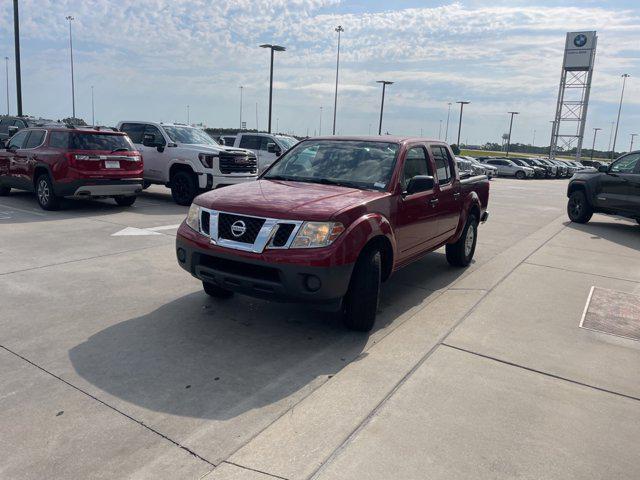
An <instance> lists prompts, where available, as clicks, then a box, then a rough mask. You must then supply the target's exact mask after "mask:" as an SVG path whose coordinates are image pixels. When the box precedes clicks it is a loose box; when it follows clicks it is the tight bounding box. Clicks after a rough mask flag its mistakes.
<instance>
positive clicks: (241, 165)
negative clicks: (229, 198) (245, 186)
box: [218, 151, 258, 174]
mask: <svg viewBox="0 0 640 480" xmlns="http://www.w3.org/2000/svg"><path fill="white" fill-rule="evenodd" d="M218 157H219V161H220V173H224V174H227V173H246V174H255V173H258V161H257V160H256V157H255V155H253V154H247V153H245V152H225V151H222V152H220V154H219V155H218Z"/></svg>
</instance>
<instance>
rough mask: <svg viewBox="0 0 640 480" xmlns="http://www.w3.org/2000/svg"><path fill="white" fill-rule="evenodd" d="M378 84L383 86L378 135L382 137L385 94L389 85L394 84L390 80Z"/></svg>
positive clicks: (379, 81)
mask: <svg viewBox="0 0 640 480" xmlns="http://www.w3.org/2000/svg"><path fill="white" fill-rule="evenodd" d="M377 83H381V84H382V102H381V103H380V124H379V125H378V135H382V113H383V112H384V92H385V90H386V89H387V85H393V82H389V81H388V80H378V81H377Z"/></svg>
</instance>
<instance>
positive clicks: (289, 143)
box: [276, 136, 298, 150]
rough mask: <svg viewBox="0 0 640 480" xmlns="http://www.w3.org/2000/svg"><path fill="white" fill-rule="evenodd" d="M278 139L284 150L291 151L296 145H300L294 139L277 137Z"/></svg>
mask: <svg viewBox="0 0 640 480" xmlns="http://www.w3.org/2000/svg"><path fill="white" fill-rule="evenodd" d="M276 138H277V139H278V142H280V143H281V144H282V145H283V146H284V150H289V149H290V148H291V147H293V146H294V145H295V144H296V143H298V140H296V139H295V138H292V137H281V136H277V137H276Z"/></svg>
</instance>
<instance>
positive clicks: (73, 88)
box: [64, 15, 76, 118]
mask: <svg viewBox="0 0 640 480" xmlns="http://www.w3.org/2000/svg"><path fill="white" fill-rule="evenodd" d="M64 18H65V20H68V21H69V51H70V52H71V106H72V110H73V115H72V116H73V118H76V86H75V81H74V78H73V36H72V35H71V22H72V21H73V20H75V19H74V18H73V17H72V16H71V15H67V16H66V17H64Z"/></svg>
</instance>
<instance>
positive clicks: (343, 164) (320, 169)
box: [262, 140, 398, 190]
mask: <svg viewBox="0 0 640 480" xmlns="http://www.w3.org/2000/svg"><path fill="white" fill-rule="evenodd" d="M397 153H398V144H396V143H387V142H371V141H349V140H309V141H305V142H302V143H299V144H298V145H297V146H296V147H294V148H293V149H292V150H290V151H289V152H288V153H287V154H286V155H284V156H282V157H281V158H280V159H279V160H278V161H277V162H276V163H275V164H274V165H273V167H271V168H270V169H269V170H268V171H267V172H266V173H265V174H264V176H263V177H262V178H266V179H271V180H293V181H297V182H311V183H325V184H334V185H342V186H347V187H355V188H362V189H375V190H384V189H385V188H386V187H387V185H388V183H389V181H390V180H391V174H392V172H393V167H394V165H395V160H396V155H397Z"/></svg>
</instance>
